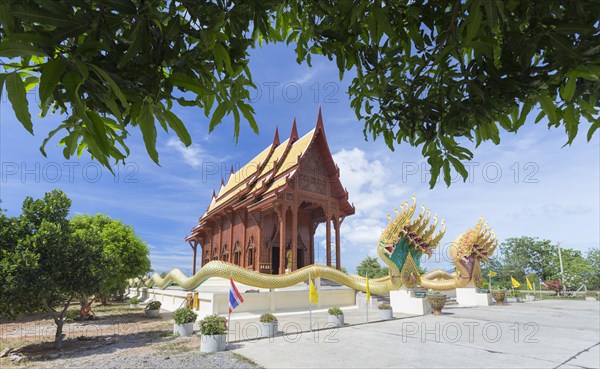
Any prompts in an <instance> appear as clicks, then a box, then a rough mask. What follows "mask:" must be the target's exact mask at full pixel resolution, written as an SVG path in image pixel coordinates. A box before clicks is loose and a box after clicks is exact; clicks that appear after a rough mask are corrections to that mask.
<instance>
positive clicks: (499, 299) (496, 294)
mask: <svg viewBox="0 0 600 369" xmlns="http://www.w3.org/2000/svg"><path fill="white" fill-rule="evenodd" d="M492 297H493V298H494V300H496V305H497V306H502V305H504V299H506V291H503V290H498V291H492Z"/></svg>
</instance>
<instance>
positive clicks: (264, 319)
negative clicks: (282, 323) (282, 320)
mask: <svg viewBox="0 0 600 369" xmlns="http://www.w3.org/2000/svg"><path fill="white" fill-rule="evenodd" d="M259 321H260V322H261V323H273V322H277V318H276V317H275V315H273V314H271V313H264V314H263V315H261V316H260V319H259Z"/></svg>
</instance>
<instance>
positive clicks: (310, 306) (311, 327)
mask: <svg viewBox="0 0 600 369" xmlns="http://www.w3.org/2000/svg"><path fill="white" fill-rule="evenodd" d="M310 282H311V279H310V272H309V273H308V324H310V331H311V332H312V330H313V325H312V301H310V293H311V291H310Z"/></svg>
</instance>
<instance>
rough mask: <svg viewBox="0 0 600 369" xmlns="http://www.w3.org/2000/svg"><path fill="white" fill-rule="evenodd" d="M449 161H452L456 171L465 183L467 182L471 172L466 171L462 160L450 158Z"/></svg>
mask: <svg viewBox="0 0 600 369" xmlns="http://www.w3.org/2000/svg"><path fill="white" fill-rule="evenodd" d="M448 160H450V162H451V163H452V166H453V167H454V169H456V171H457V172H458V173H459V174H460V176H461V177H462V178H463V181H466V180H467V177H468V176H469V172H468V171H467V170H466V169H465V166H464V165H463V163H462V162H461V161H460V160H458V159H457V158H455V157H452V156H448Z"/></svg>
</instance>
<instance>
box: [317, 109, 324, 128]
mask: <svg viewBox="0 0 600 369" xmlns="http://www.w3.org/2000/svg"><path fill="white" fill-rule="evenodd" d="M317 127H321V128H322V127H323V114H322V113H321V107H320V106H319V115H318V116H317Z"/></svg>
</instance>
